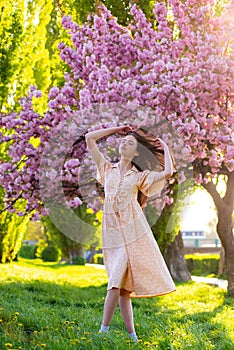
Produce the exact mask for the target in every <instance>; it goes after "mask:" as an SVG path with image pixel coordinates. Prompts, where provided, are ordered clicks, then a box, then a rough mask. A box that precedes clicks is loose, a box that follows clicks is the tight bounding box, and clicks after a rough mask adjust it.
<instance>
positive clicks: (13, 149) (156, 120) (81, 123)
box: [0, 0, 234, 295]
mask: <svg viewBox="0 0 234 350" xmlns="http://www.w3.org/2000/svg"><path fill="white" fill-rule="evenodd" d="M153 12H154V16H155V21H151V22H149V21H148V20H147V19H146V17H145V15H144V14H143V12H142V11H141V10H140V9H138V8H137V7H136V6H135V5H134V6H133V7H132V9H131V13H132V16H133V21H132V22H131V24H130V25H129V26H128V27H123V26H121V25H119V24H118V22H117V20H116V18H114V17H113V16H112V15H111V13H110V12H109V11H108V10H107V9H106V8H105V7H104V6H101V7H100V10H99V12H98V13H97V14H96V15H94V16H89V18H88V20H87V22H86V23H85V25H83V26H79V25H78V24H76V23H75V22H73V21H72V19H71V18H70V17H68V16H65V17H64V18H63V26H64V27H65V28H66V29H67V30H68V31H69V33H70V35H71V39H72V45H71V46H67V45H65V44H64V43H60V44H59V49H60V57H61V59H62V60H63V61H65V62H66V64H67V66H68V72H67V73H66V74H65V83H64V85H63V86H62V87H61V88H58V87H56V86H54V87H53V88H52V89H51V90H50V92H49V94H48V98H49V103H48V111H47V112H46V113H45V114H44V115H39V114H38V113H37V112H36V110H35V108H34V107H33V103H34V101H35V97H39V95H40V92H39V91H37V90H36V88H33V87H32V88H31V90H30V92H29V94H28V96H27V97H24V98H23V99H22V100H21V106H22V109H21V112H20V113H19V114H15V113H11V114H6V115H2V118H1V122H0V123H1V124H0V127H1V128H2V133H3V134H4V136H2V137H3V140H4V142H8V143H9V156H10V157H11V161H10V162H9V161H3V162H2V164H1V167H0V180H1V183H2V185H3V187H4V188H5V190H6V198H5V201H6V207H7V208H8V210H14V206H13V205H12V204H14V203H15V202H16V201H17V200H21V201H25V210H26V211H29V212H33V213H34V218H36V219H37V218H39V217H40V216H39V215H46V214H48V208H45V206H44V203H43V201H42V198H41V193H42V192H41V188H45V191H44V192H43V196H44V198H43V199H45V198H46V200H48V201H49V197H50V196H49V195H48V196H47V194H48V191H47V189H48V188H47V187H46V185H47V183H48V182H49V183H50V184H51V181H53V180H55V179H56V178H59V182H58V183H57V187H56V190H58V189H60V190H61V189H63V188H66V190H65V197H66V200H65V202H64V203H63V204H68V205H70V206H71V207H78V206H79V205H81V203H82V201H84V200H86V199H87V198H86V196H87V193H89V194H91V197H92V198H95V195H94V192H95V188H94V186H93V183H92V181H91V182H90V181H87V179H89V178H90V176H88V174H90V171H93V172H94V171H95V169H94V165H93V164H92V162H91V159H90V158H89V157H88V156H87V151H86V145H85V141H84V133H85V132H86V131H87V129H92V128H99V127H107V126H109V125H111V126H113V125H118V124H121V123H123V122H126V123H130V124H132V125H134V126H147V128H148V129H150V131H151V132H152V133H155V134H160V135H162V137H163V138H164V140H165V141H166V142H167V143H168V144H170V146H171V149H173V152H174V155H175V158H176V161H177V165H178V169H179V172H178V178H177V181H178V182H179V184H180V183H183V182H184V181H185V180H186V178H188V177H189V176H191V167H193V176H194V180H195V181H196V182H197V183H199V184H201V185H202V186H204V187H205V188H206V189H207V190H208V191H209V193H210V194H211V195H212V197H213V199H214V202H215V204H216V208H217V213H218V226H217V231H218V234H219V237H220V239H221V242H222V245H223V247H224V250H225V254H226V272H227V278H228V281H229V287H228V288H229V292H230V294H231V295H234V271H233V269H234V265H233V261H232V259H233V256H234V238H233V233H232V211H233V200H234V186H233V182H234V158H233V155H234V147H233V134H232V132H233V131H232V130H233V123H234V118H233V99H234V94H233V82H234V80H233V78H234V76H233V75H234V65H233V62H234V51H233V48H234V47H233V45H234V44H233V41H232V39H231V38H230V37H229V36H228V35H227V26H228V23H227V22H225V21H226V19H225V18H226V17H225V13H224V15H223V16H218V15H217V12H216V7H215V4H214V2H213V1H211V0H202V1H199V2H197V1H195V0H187V1H185V2H181V1H178V0H170V1H168V3H165V2H157V3H156V4H155V6H154V9H153ZM224 24H225V25H226V27H225V26H224ZM117 141H118V140H116V139H115V138H114V137H109V138H107V139H106V140H105V142H106V144H107V145H108V146H109V147H108V152H107V153H106V154H105V155H106V157H109V156H111V155H112V156H113V155H114V156H115V154H111V152H112V150H113V149H114V146H115V145H116V144H117ZM48 145H49V146H48ZM100 147H102V144H100ZM103 152H104V153H105V151H104V148H103ZM45 154H46V157H44V155H45ZM61 159H62V162H61ZM82 164H83V167H82ZM61 168H62V171H61ZM39 169H43V174H44V176H43V179H42V180H41V181H40V174H39ZM81 170H82V171H81ZM86 171H87V173H86ZM82 174H83V175H82ZM84 174H86V175H87V176H86V175H84ZM219 175H224V176H225V178H226V180H227V182H226V193H225V196H224V197H223V198H221V197H220V195H219V194H218V192H217V189H216V187H215V179H216V178H217V177H218V176H219ZM82 176H83V178H82ZM85 176H86V177H85ZM82 179H83V180H84V179H86V181H83V186H84V187H82V186H80V182H82ZM171 181H172V182H173V180H171ZM77 183H79V185H77ZM85 186H87V189H88V190H83V189H84V188H86V187H85ZM92 186H93V187H92ZM90 189H91V190H90ZM63 193H64V192H63ZM84 193H85V195H84ZM53 196H54V198H53V200H55V198H56V200H60V199H61V198H62V197H63V198H64V195H63V196H61V191H60V193H59V191H58V193H57V192H56V191H53ZM56 196H57V197H56ZM172 197H173V196H171V195H170V193H169V192H168V191H167V190H166V191H165V193H164V195H163V199H164V202H165V204H166V205H170V204H171V203H172V199H171V198H172ZM91 202H92V201H91ZM99 202H100V201H98V200H95V201H94V202H92V203H91V204H90V206H91V208H93V209H94V210H97V208H98V205H99ZM224 211H225V218H224ZM18 214H19V215H23V214H24V213H23V212H19V213H18Z"/></svg>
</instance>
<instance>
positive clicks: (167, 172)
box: [155, 139, 173, 181]
mask: <svg viewBox="0 0 234 350" xmlns="http://www.w3.org/2000/svg"><path fill="white" fill-rule="evenodd" d="M158 140H159V142H160V143H161V145H162V146H163V150H164V170H163V171H160V172H159V173H158V174H156V176H155V177H156V178H155V180H156V181H161V180H163V179H166V180H167V179H169V177H171V176H172V175H173V162H172V159H171V156H170V152H169V149H168V147H167V145H166V144H165V142H164V141H163V140H161V139H158Z"/></svg>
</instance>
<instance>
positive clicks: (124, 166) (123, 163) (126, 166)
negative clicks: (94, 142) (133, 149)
mask: <svg viewBox="0 0 234 350" xmlns="http://www.w3.org/2000/svg"><path fill="white" fill-rule="evenodd" d="M131 168H132V162H131V160H129V159H126V158H120V161H119V170H120V172H121V173H125V172H126V171H128V170H130V169H131Z"/></svg>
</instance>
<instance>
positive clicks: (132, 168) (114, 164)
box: [111, 162, 139, 175]
mask: <svg viewBox="0 0 234 350" xmlns="http://www.w3.org/2000/svg"><path fill="white" fill-rule="evenodd" d="M111 166H112V168H119V162H117V163H113V164H112V165H111ZM132 171H133V172H136V173H138V172H139V170H138V169H137V168H136V167H135V165H133V166H132V167H131V169H129V170H128V171H127V172H126V173H125V174H124V175H127V174H128V173H131V172H132Z"/></svg>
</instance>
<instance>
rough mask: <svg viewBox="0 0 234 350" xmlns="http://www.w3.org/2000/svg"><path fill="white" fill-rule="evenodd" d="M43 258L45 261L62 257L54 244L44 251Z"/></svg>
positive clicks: (52, 260)
mask: <svg viewBox="0 0 234 350" xmlns="http://www.w3.org/2000/svg"><path fill="white" fill-rule="evenodd" d="M41 258H42V260H43V261H50V262H54V261H58V260H59V258H60V253H59V250H58V249H57V248H56V247H54V246H48V247H46V248H45V249H44V250H43V251H42V253H41Z"/></svg>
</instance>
